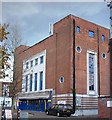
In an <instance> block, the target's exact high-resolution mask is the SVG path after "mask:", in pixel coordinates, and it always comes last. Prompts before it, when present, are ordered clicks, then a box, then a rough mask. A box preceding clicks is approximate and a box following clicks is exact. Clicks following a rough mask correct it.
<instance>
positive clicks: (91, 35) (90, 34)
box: [89, 30, 94, 38]
mask: <svg viewBox="0 0 112 120" xmlns="http://www.w3.org/2000/svg"><path fill="white" fill-rule="evenodd" d="M89 37H91V38H93V37H94V31H90V30H89Z"/></svg>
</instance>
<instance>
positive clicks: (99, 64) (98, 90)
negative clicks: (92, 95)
mask: <svg viewBox="0 0 112 120" xmlns="http://www.w3.org/2000/svg"><path fill="white" fill-rule="evenodd" d="M97 42H98V94H99V97H100V60H99V58H100V54H99V29H98V27H97Z"/></svg>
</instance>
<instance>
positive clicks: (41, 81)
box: [39, 71, 43, 90]
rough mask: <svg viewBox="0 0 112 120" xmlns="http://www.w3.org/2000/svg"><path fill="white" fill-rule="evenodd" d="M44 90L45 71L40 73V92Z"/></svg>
mask: <svg viewBox="0 0 112 120" xmlns="http://www.w3.org/2000/svg"><path fill="white" fill-rule="evenodd" d="M42 89H43V71H42V72H40V85H39V90H42Z"/></svg>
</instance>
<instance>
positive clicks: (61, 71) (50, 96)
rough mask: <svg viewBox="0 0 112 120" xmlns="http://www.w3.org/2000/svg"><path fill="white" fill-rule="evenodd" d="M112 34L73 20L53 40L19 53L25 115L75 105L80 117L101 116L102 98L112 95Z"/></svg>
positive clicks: (57, 30) (69, 18) (23, 48)
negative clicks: (111, 54)
mask: <svg viewBox="0 0 112 120" xmlns="http://www.w3.org/2000/svg"><path fill="white" fill-rule="evenodd" d="M108 40H109V29H107V28H104V27H102V26H100V25H97V24H94V23H92V22H89V21H87V20H84V19H82V18H79V17H76V16H73V15H68V16H67V17H65V18H63V19H61V20H60V21H58V22H56V23H55V24H54V25H53V34H52V35H50V36H49V37H47V38H46V39H44V40H42V41H40V42H38V43H36V44H35V45H33V46H20V47H18V48H17V49H16V51H15V53H16V54H15V67H14V68H15V72H14V76H15V77H16V79H17V86H16V89H18V93H17V96H16V99H17V106H18V105H19V108H20V109H29V110H38V111H43V110H45V109H46V108H47V107H49V106H50V105H51V104H56V103H69V104H71V105H72V104H73V93H72V91H73V83H74V84H75V92H76V113H77V114H83V115H87V114H89V115H90V114H98V97H101V96H102V97H103V96H108V95H109V94H110V63H109V53H108V51H109V47H108Z"/></svg>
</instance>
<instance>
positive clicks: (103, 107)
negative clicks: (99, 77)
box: [98, 97, 112, 118]
mask: <svg viewBox="0 0 112 120" xmlns="http://www.w3.org/2000/svg"><path fill="white" fill-rule="evenodd" d="M110 100H111V99H110V98H109V97H102V98H99V100H98V109H99V110H98V116H99V117H100V118H112V108H111V107H107V101H110Z"/></svg>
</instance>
